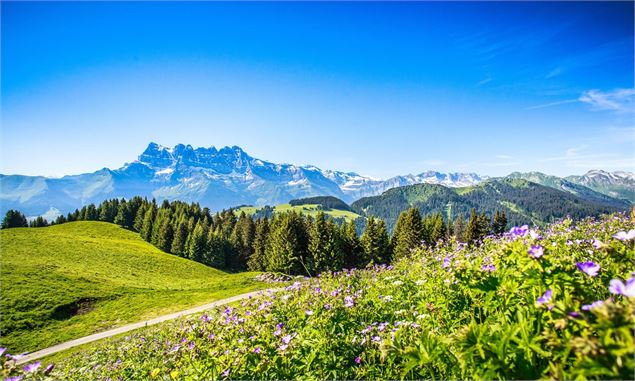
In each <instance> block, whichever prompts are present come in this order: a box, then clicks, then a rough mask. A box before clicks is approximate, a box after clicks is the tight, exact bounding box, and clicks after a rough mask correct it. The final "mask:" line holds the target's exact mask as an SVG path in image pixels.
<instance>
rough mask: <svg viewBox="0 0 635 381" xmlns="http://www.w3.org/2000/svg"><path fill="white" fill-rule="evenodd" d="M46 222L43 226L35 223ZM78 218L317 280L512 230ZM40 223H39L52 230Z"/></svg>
mask: <svg viewBox="0 0 635 381" xmlns="http://www.w3.org/2000/svg"><path fill="white" fill-rule="evenodd" d="M35 221H38V222H35ZM70 221H104V222H111V223H115V224H118V225H120V226H121V227H123V228H125V229H129V230H132V231H135V232H138V233H139V235H140V236H141V238H142V239H144V240H145V241H147V242H149V243H151V244H152V245H154V246H156V247H157V248H159V249H161V250H163V251H165V252H167V253H172V254H174V255H178V256H180V257H183V258H188V259H191V260H194V261H197V262H200V263H203V264H206V265H208V266H212V267H215V268H219V269H223V270H230V271H245V270H250V271H273V272H282V273H285V274H304V275H316V274H319V273H320V272H323V271H336V270H340V269H342V268H353V267H357V268H360V267H366V266H369V265H373V264H382V263H383V264H387V263H390V262H391V261H392V260H393V259H396V258H403V257H407V256H408V255H409V253H410V252H411V251H412V250H414V249H415V248H416V247H418V246H420V245H423V244H425V245H434V244H436V242H438V241H439V240H444V239H447V238H449V237H452V236H454V237H456V238H457V239H459V240H461V241H464V242H476V241H478V240H479V239H482V238H483V237H484V236H485V235H487V234H499V233H502V232H503V231H505V228H506V225H507V222H506V217H505V214H504V213H503V212H498V211H497V212H496V214H495V215H494V216H493V219H490V218H489V217H488V216H486V215H485V214H484V213H481V214H478V213H476V210H474V209H473V210H472V212H471V214H470V216H469V218H468V219H467V220H464V219H463V217H462V216H459V217H458V218H457V219H456V220H455V221H444V219H443V217H442V215H441V214H438V213H437V214H432V215H427V216H425V217H422V216H421V214H420V212H419V210H418V209H416V208H411V209H408V210H406V211H404V212H402V213H401V214H400V216H399V219H398V221H397V224H396V227H395V230H394V232H393V234H392V236H391V235H389V233H388V229H387V227H386V224H385V222H384V221H383V220H381V219H377V218H375V217H369V218H367V219H366V221H365V222H366V223H365V226H364V228H363V230H362V231H361V234H358V224H357V223H356V222H354V221H350V222H342V221H336V220H333V219H331V218H328V217H327V216H326V215H325V214H324V213H323V212H321V211H320V212H318V213H317V215H316V216H315V217H311V216H307V215H304V214H300V213H296V212H293V211H292V212H286V213H280V214H275V215H273V216H271V217H258V218H252V217H251V216H248V215H246V214H245V213H244V212H241V213H240V214H239V215H237V214H236V213H235V212H234V211H233V210H231V209H230V210H224V211H222V212H218V213H215V214H212V213H211V212H210V210H209V209H208V208H201V206H200V205H199V204H197V203H191V204H187V203H184V202H181V201H172V202H169V201H167V200H165V201H163V202H162V203H161V204H160V205H158V204H157V202H156V201H155V200H147V199H145V198H141V197H133V198H132V199H130V200H125V199H111V200H106V201H104V202H102V203H101V204H99V205H94V204H90V205H87V206H84V207H83V208H82V209H79V210H75V211H74V212H73V213H69V214H67V215H66V216H63V215H62V216H59V217H58V218H57V219H56V220H55V221H54V222H53V224H61V223H65V222H70ZM47 225H48V223H47V222H46V220H44V219H42V218H40V219H35V220H33V221H32V222H31V226H33V227H39V226H47ZM22 226H26V218H24V216H23V215H22V214H21V213H20V212H18V211H15V210H11V211H9V212H7V215H6V216H5V219H4V221H3V223H2V228H10V227H22Z"/></svg>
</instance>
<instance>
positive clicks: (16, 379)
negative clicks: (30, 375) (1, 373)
mask: <svg viewBox="0 0 635 381" xmlns="http://www.w3.org/2000/svg"><path fill="white" fill-rule="evenodd" d="M23 378H24V376H14V377H8V378H5V379H4V381H20V380H22V379H23Z"/></svg>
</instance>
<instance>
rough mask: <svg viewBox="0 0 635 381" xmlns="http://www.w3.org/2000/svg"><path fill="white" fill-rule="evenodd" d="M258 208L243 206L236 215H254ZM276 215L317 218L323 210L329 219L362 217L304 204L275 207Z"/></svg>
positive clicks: (352, 219) (351, 219)
mask: <svg viewBox="0 0 635 381" xmlns="http://www.w3.org/2000/svg"><path fill="white" fill-rule="evenodd" d="M258 209H260V208H258V207H255V206H243V207H241V208H238V209H236V214H240V213H241V212H245V214H247V215H252V214H254V213H256V212H257V211H258ZM273 209H274V213H284V212H291V211H294V212H297V213H302V214H304V215H307V216H311V217H315V216H317V214H318V212H319V211H320V210H322V211H323V212H324V214H325V215H326V216H327V217H332V218H344V219H346V221H347V222H348V221H354V220H356V219H357V218H360V217H361V216H360V215H359V214H357V213H355V212H350V211H348V210H339V209H320V205H318V204H304V205H294V206H292V205H290V204H280V205H276V206H274V207H273Z"/></svg>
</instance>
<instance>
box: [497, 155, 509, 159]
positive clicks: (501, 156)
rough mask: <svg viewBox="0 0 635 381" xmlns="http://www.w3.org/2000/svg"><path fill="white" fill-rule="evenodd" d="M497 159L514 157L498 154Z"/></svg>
mask: <svg viewBox="0 0 635 381" xmlns="http://www.w3.org/2000/svg"><path fill="white" fill-rule="evenodd" d="M496 158H497V159H501V160H509V159H513V157H511V156H509V155H496Z"/></svg>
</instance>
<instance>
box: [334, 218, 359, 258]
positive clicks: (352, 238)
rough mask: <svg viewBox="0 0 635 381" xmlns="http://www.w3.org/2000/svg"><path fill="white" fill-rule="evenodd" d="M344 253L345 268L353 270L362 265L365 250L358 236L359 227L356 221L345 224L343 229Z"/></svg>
mask: <svg viewBox="0 0 635 381" xmlns="http://www.w3.org/2000/svg"><path fill="white" fill-rule="evenodd" d="M340 235H341V237H342V251H343V253H344V258H343V265H342V266H343V267H346V268H349V269H350V268H353V267H357V266H359V265H360V264H361V261H362V256H363V250H362V245H361V243H360V241H359V237H358V236H357V226H356V225H355V222H354V221H351V222H349V223H347V224H343V225H342V228H341V233H340Z"/></svg>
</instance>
